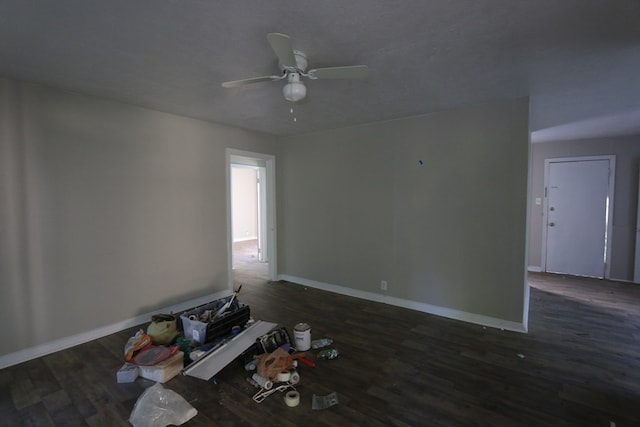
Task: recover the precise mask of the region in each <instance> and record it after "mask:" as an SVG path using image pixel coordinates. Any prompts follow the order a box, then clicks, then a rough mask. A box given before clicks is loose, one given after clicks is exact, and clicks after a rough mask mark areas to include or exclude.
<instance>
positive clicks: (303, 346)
mask: <svg viewBox="0 0 640 427" xmlns="http://www.w3.org/2000/svg"><path fill="white" fill-rule="evenodd" d="M293 336H294V337H295V341H296V350H298V351H307V350H309V349H310V348H311V326H309V325H308V324H307V323H298V324H296V325H295V326H294V327H293Z"/></svg>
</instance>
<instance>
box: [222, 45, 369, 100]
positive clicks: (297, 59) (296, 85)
mask: <svg viewBox="0 0 640 427" xmlns="http://www.w3.org/2000/svg"><path fill="white" fill-rule="evenodd" d="M267 40H268V41H269V44H270V45H271V48H272V49H273V51H274V52H275V54H276V56H277V57H278V61H279V65H278V66H279V67H280V70H281V71H282V74H280V75H279V76H275V75H274V76H262V77H253V78H250V79H242V80H233V81H229V82H224V83H222V86H223V87H236V86H243V85H248V84H253V83H261V82H266V81H275V80H283V79H287V84H286V85H285V86H284V87H283V88H282V94H283V95H284V98H285V99H286V100H287V101H291V102H297V101H300V100H302V99H304V97H305V96H306V95H307V87H306V86H305V85H304V83H303V81H302V77H306V78H308V79H311V80H316V79H362V78H365V77H367V75H368V74H369V69H368V67H367V66H366V65H349V66H343V67H326V68H314V69H312V70H309V71H307V65H308V64H307V55H305V54H304V52H301V51H299V50H294V49H293V46H292V45H291V38H290V37H289V36H288V35H286V34H280V33H269V34H267Z"/></svg>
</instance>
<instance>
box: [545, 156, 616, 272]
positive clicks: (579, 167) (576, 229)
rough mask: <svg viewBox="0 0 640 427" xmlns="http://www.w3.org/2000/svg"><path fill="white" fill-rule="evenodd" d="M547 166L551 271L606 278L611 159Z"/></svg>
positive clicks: (548, 266) (547, 252) (548, 245)
mask: <svg viewBox="0 0 640 427" xmlns="http://www.w3.org/2000/svg"><path fill="white" fill-rule="evenodd" d="M545 163H547V165H546V166H547V177H548V178H547V203H546V215H545V216H546V237H547V238H546V263H545V264H546V271H548V272H554V273H566V274H572V275H578V276H591V277H600V278H602V277H605V269H606V261H607V259H606V257H607V230H608V217H609V212H608V210H609V196H610V195H609V191H610V183H609V178H610V173H609V171H610V160H609V159H597V160H582V161H549V160H548V161H547V162H545Z"/></svg>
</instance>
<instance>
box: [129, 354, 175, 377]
mask: <svg viewBox="0 0 640 427" xmlns="http://www.w3.org/2000/svg"><path fill="white" fill-rule="evenodd" d="M182 368H184V353H183V352H181V351H179V352H177V353H176V354H174V355H173V356H171V357H170V358H168V359H167V360H163V361H162V362H160V363H158V364H157V365H153V366H138V369H139V371H140V376H141V377H142V378H146V379H148V380H151V381H156V382H159V383H165V382H167V381H169V380H170V379H171V378H173V377H175V376H176V375H178V374H179V373H180V371H181V370H182Z"/></svg>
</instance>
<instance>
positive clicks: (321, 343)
mask: <svg viewBox="0 0 640 427" xmlns="http://www.w3.org/2000/svg"><path fill="white" fill-rule="evenodd" d="M332 343H333V340H332V339H331V338H322V339H319V340H313V341H311V348H312V349H314V350H317V349H319V348H322V347H327V346H329V345H331V344H332Z"/></svg>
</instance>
